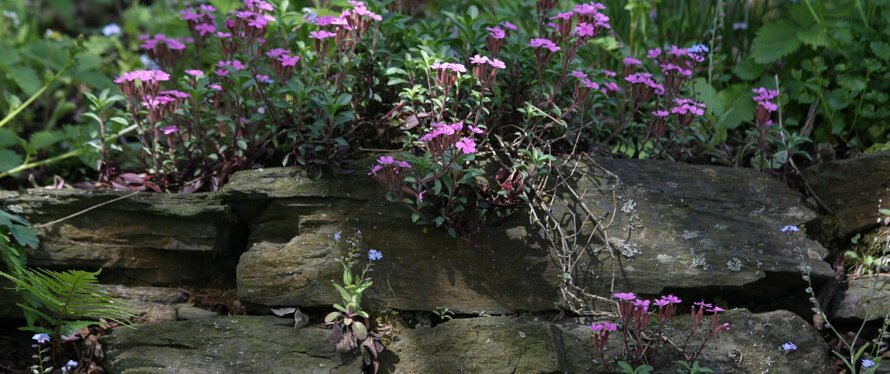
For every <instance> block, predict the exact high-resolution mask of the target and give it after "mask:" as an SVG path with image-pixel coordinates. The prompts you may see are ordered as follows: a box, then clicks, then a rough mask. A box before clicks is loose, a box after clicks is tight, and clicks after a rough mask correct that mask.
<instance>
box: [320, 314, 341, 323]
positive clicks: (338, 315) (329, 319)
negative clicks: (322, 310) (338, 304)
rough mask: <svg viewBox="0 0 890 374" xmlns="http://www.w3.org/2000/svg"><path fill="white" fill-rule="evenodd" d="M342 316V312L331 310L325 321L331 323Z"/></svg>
mask: <svg viewBox="0 0 890 374" xmlns="http://www.w3.org/2000/svg"><path fill="white" fill-rule="evenodd" d="M339 317H340V312H330V313H328V315H326V316H325V317H324V322H325V323H331V322H334V321H336V320H337V318H339Z"/></svg>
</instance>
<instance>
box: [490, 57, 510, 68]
mask: <svg viewBox="0 0 890 374" xmlns="http://www.w3.org/2000/svg"><path fill="white" fill-rule="evenodd" d="M488 64H489V65H491V67H493V68H495V69H506V68H507V64H505V63H504V62H503V61H501V60H498V59H496V58H493V59H491V61H489V62H488Z"/></svg>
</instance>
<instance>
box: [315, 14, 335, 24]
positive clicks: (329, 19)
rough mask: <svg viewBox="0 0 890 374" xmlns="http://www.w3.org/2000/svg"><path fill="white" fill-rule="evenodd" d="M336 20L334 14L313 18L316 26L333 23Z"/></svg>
mask: <svg viewBox="0 0 890 374" xmlns="http://www.w3.org/2000/svg"><path fill="white" fill-rule="evenodd" d="M336 20H337V17H334V16H321V17H318V18H316V19H315V24H316V25H318V26H328V25H333V24H334V22H335V21H336Z"/></svg>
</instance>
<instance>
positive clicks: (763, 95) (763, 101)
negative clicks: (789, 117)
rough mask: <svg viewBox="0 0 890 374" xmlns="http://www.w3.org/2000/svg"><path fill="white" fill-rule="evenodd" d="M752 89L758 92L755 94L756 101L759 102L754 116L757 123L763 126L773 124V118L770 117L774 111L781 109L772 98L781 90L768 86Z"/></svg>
mask: <svg viewBox="0 0 890 374" xmlns="http://www.w3.org/2000/svg"><path fill="white" fill-rule="evenodd" d="M752 91H753V92H754V93H755V94H757V95H756V96H754V101H755V102H756V103H757V108H756V109H755V112H754V118H755V120H756V121H757V124H758V125H760V126H762V127H770V126H772V125H773V120H772V119H770V117H771V116H772V113H773V112H775V111H776V110H778V109H779V106H778V105H777V104H776V103H774V102H773V101H772V100H773V99H775V98H776V97H778V96H779V91H778V90H768V89H766V87H758V88H755V89H753V90H752Z"/></svg>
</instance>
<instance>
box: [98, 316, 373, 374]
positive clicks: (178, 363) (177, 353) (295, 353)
mask: <svg viewBox="0 0 890 374" xmlns="http://www.w3.org/2000/svg"><path fill="white" fill-rule="evenodd" d="M329 336H330V330H324V329H320V328H305V329H300V330H295V329H294V328H293V321H292V320H290V319H287V318H277V317H270V316H231V317H223V316H218V317H214V318H204V319H197V320H189V321H175V322H165V323H158V324H152V325H139V326H137V328H135V329H128V328H117V329H115V331H114V333H113V334H111V335H109V336H108V337H107V338H105V339H104V341H103V344H105V347H106V351H105V353H106V354H107V357H106V359H105V361H104V363H103V364H104V366H105V368H106V369H107V370H108V372H109V373H183V374H185V373H213V374H215V373H232V374H240V373H300V374H303V373H306V374H316V373H317V374H322V373H325V374H327V373H344V374H345V373H349V374H354V373H360V372H361V358H360V357H357V356H353V355H341V354H339V353H337V352H336V351H334V346H333V344H331V343H330V337H329Z"/></svg>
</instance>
